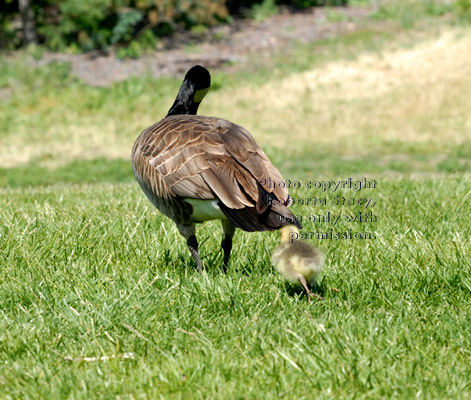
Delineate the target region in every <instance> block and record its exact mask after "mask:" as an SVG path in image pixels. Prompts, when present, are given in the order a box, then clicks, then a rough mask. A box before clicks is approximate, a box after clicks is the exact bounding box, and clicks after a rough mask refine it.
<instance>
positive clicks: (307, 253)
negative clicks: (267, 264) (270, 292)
mask: <svg viewBox="0 0 471 400" xmlns="http://www.w3.org/2000/svg"><path fill="white" fill-rule="evenodd" d="M280 232H281V241H280V245H279V246H278V247H277V248H276V249H275V251H274V252H273V255H272V263H273V266H274V267H275V269H276V270H277V271H278V272H279V273H280V274H281V275H282V276H283V277H284V278H285V279H286V280H288V281H289V282H292V283H298V282H299V283H301V285H302V286H303V288H304V290H305V291H306V293H307V295H308V301H309V302H311V297H312V298H317V299H321V296H319V295H317V294H315V293H313V292H311V291H310V290H309V287H308V286H309V285H310V284H313V283H314V282H315V281H316V278H317V276H318V275H319V273H320V272H321V271H322V267H323V264H324V256H323V255H322V253H321V252H320V251H319V250H318V249H316V248H315V247H314V246H311V245H309V244H308V243H306V242H303V241H301V240H299V239H296V238H297V237H299V235H298V232H299V229H298V228H297V227H296V226H295V225H286V226H283V227H282V228H280Z"/></svg>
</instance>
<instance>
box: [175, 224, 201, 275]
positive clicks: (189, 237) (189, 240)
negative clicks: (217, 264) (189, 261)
mask: <svg viewBox="0 0 471 400" xmlns="http://www.w3.org/2000/svg"><path fill="white" fill-rule="evenodd" d="M177 228H178V230H179V231H180V233H181V234H182V235H183V236H184V237H185V239H186V245H187V246H188V249H189V250H190V253H191V255H192V256H193V259H194V260H195V263H196V269H197V270H198V271H200V272H201V271H202V270H203V266H202V264H201V259H200V255H199V253H198V241H197V240H196V235H195V233H196V229H195V225H194V224H193V225H178V224H177Z"/></svg>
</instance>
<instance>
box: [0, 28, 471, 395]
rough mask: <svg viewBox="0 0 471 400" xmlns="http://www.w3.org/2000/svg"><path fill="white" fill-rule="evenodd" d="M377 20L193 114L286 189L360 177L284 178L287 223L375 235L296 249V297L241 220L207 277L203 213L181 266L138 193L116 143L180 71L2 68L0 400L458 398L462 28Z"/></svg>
mask: <svg viewBox="0 0 471 400" xmlns="http://www.w3.org/2000/svg"><path fill="white" fill-rule="evenodd" d="M429 22H430V21H429ZM388 29H390V31H386V33H378V32H376V31H370V30H365V31H363V32H361V35H360V33H358V32H356V33H354V34H352V35H351V36H346V37H344V38H339V39H337V40H336V41H329V42H321V43H317V44H311V45H299V46H298V47H296V48H295V49H293V52H292V54H289V55H286V56H285V58H283V56H282V55H275V56H273V58H271V59H270V62H271V63H272V64H273V68H272V69H271V70H270V69H269V68H268V67H267V66H266V65H259V64H257V63H255V62H254V64H252V66H250V65H249V66H248V67H247V69H246V70H242V71H239V72H237V73H234V74H232V75H229V74H225V75H224V74H222V73H219V74H217V73H216V74H215V77H214V78H215V79H214V80H215V82H216V83H217V85H216V90H213V91H210V92H209V94H208V96H207V97H206V99H205V101H204V103H203V104H202V106H201V107H200V112H201V114H203V115H216V116H220V117H224V118H227V119H230V120H232V121H234V122H237V123H239V124H241V125H243V126H245V127H247V128H248V129H249V130H250V131H251V132H252V133H253V135H254V136H255V138H256V139H257V141H258V142H259V144H260V145H261V146H262V147H263V148H264V149H265V150H266V153H267V154H268V155H269V157H270V158H271V159H272V161H273V163H274V164H275V165H277V166H278V167H279V168H280V170H281V172H282V173H283V175H284V177H285V178H286V179H291V180H292V181H294V180H297V181H299V182H302V183H303V184H305V183H306V182H309V181H313V182H315V181H333V180H335V181H338V180H344V179H348V178H350V177H351V178H352V179H360V178H362V177H366V178H367V179H375V180H376V182H377V185H376V188H374V189H364V190H361V191H354V190H352V189H348V188H344V189H339V190H337V191H336V192H332V191H327V192H323V191H321V190H316V189H314V188H310V189H309V188H306V187H303V188H300V189H293V190H291V195H292V197H293V198H296V199H308V198H309V199H312V198H314V197H316V198H317V199H318V202H317V204H315V205H312V204H310V205H302V204H300V203H298V204H296V205H294V206H293V211H294V214H295V215H298V216H302V217H304V218H306V217H309V216H311V221H310V220H309V219H307V220H306V221H303V225H304V230H303V231H304V232H308V233H309V232H313V233H315V232H326V231H329V229H332V230H333V231H334V232H347V231H348V230H349V229H352V231H354V232H371V233H372V234H373V235H375V237H376V239H344V240H327V239H320V238H317V237H316V236H315V235H314V236H313V238H312V239H310V240H309V241H310V242H311V243H313V244H315V245H316V246H318V247H319V248H321V249H322V250H323V252H324V253H325V255H326V266H325V269H324V272H323V273H322V275H321V278H320V280H319V282H318V285H317V286H316V287H314V291H316V292H317V293H319V294H321V295H322V296H323V297H324V301H320V302H313V303H312V304H308V302H307V299H306V297H305V295H304V294H303V292H302V291H301V290H300V289H299V288H298V287H295V286H292V285H290V284H287V283H285V282H284V281H283V280H282V279H281V278H280V277H279V276H277V274H276V273H275V271H274V269H273V267H272V266H271V264H270V254H271V252H272V250H273V249H274V247H275V246H276V245H277V242H278V234H277V233H253V234H249V233H244V232H242V231H238V232H237V233H236V236H235V244H234V250H233V255H232V259H231V262H230V265H229V269H228V272H227V274H224V273H223V272H222V268H221V262H222V255H221V253H220V248H219V243H220V239H221V234H222V230H221V228H220V224H219V223H216V222H209V223H206V224H204V225H200V226H199V230H198V237H199V240H200V243H201V256H202V260H203V264H204V265H205V267H206V269H205V272H204V273H202V274H199V273H197V272H196V271H195V270H194V268H193V261H192V260H191V257H190V255H189V252H188V250H187V248H186V245H185V243H184V240H183V239H182V237H181V236H180V235H179V233H178V232H177V230H176V228H175V226H174V224H173V223H172V222H171V221H170V220H168V219H166V218H165V217H163V216H162V215H161V214H159V213H158V212H157V211H156V210H155V209H154V208H153V207H152V206H151V205H150V203H149V202H148V200H147V199H146V198H145V196H144V195H143V193H142V192H141V191H140V189H139V187H138V185H137V183H136V182H135V181H134V178H133V176H132V172H131V169H130V161H129V154H130V149H131V147H132V144H133V142H134V140H135V138H136V137H137V135H138V134H139V132H140V131H141V130H142V129H143V128H145V127H146V126H148V125H150V124H151V123H153V122H155V121H156V120H158V119H160V118H161V117H162V116H163V115H164V114H165V112H166V111H167V109H168V108H169V106H170V105H171V103H172V101H173V97H174V95H175V93H176V90H177V88H178V85H179V82H178V81H175V80H169V79H158V80H156V79H152V78H150V77H142V78H133V79H130V80H128V81H125V82H122V83H119V84H115V85H113V86H112V87H110V88H93V87H89V86H86V85H84V84H83V83H81V82H79V81H78V80H76V79H75V78H73V77H71V76H70V74H69V72H68V68H67V66H66V65H63V64H53V65H49V66H45V67H41V68H39V69H32V68H29V67H28V66H27V64H26V63H25V57H26V55H24V54H23V55H22V56H21V55H20V56H17V57H15V59H14V60H13V61H12V60H10V61H5V60H2V61H0V89H2V90H3V92H2V93H9V94H7V95H6V96H5V98H4V99H3V100H0V101H1V107H2V110H1V112H0V399H21V398H25V399H37V398H44V399H64V398H70V399H92V398H97V399H103V398H105V399H107V398H118V399H154V398H165V399H167V398H182V399H188V398H201V399H212V398H221V399H262V398H286V399H301V398H306V399H312V398H315V399H324V398H325V399H337V398H355V399H357V398H401V399H403V398H427V399H432V398H437V399H438V398H450V399H457V398H463V399H465V398H470V397H471V368H470V367H469V366H470V365H471V329H470V326H471V301H470V295H471V261H470V258H469V254H470V252H471V240H470V238H471V223H470V222H471V221H470V215H471V191H470V189H471V174H470V173H469V170H470V167H471V163H470V160H471V116H470V113H469V109H470V104H471V103H470V97H469V93H471V74H470V67H469V66H470V65H471V53H470V52H469V49H470V48H471V28H470V27H469V26H463V25H458V26H456V25H452V24H450V23H448V22H446V21H444V20H443V19H437V20H436V21H435V23H434V24H430V23H428V26H427V27H426V28H424V27H420V26H418V27H415V28H410V30H408V31H407V32H403V33H397V34H396V31H395V30H394V25H392V27H389V28H388ZM388 32H389V33H388ZM393 33H394V34H393ZM359 37H360V39H359ZM353 53H354V55H352V54H353ZM293 57H294V58H293ZM251 68H252V69H251ZM250 71H252V72H250ZM335 196H339V198H341V197H345V198H354V199H359V198H371V199H372V201H373V202H375V203H376V204H375V206H374V207H372V208H368V209H366V208H365V207H364V206H361V205H360V206H352V205H348V204H346V205H339V204H336V203H335V201H336V199H337V197H335ZM323 201H325V203H326V205H323V203H322V202H323ZM311 202H312V201H311ZM370 211H371V212H372V213H373V215H374V216H375V217H376V220H375V221H371V222H367V221H363V222H359V221H358V219H357V220H356V221H350V222H349V221H347V219H348V218H349V217H352V216H355V215H359V214H358V213H359V212H362V213H367V212H370ZM328 212H330V213H331V214H332V215H341V216H342V219H341V220H340V221H339V222H338V223H337V224H335V225H333V224H332V223H328V222H312V221H313V219H314V218H315V217H317V216H319V215H326V214H327V213H328ZM363 215H364V214H363ZM333 289H336V290H333Z"/></svg>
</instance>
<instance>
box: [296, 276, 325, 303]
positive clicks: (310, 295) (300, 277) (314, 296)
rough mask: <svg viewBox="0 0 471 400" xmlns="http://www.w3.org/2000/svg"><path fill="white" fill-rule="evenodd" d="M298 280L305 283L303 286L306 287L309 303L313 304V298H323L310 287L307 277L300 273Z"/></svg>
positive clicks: (302, 283)
mask: <svg viewBox="0 0 471 400" xmlns="http://www.w3.org/2000/svg"><path fill="white" fill-rule="evenodd" d="M298 281H299V282H300V283H301V285H303V288H304V290H305V291H306V293H307V295H308V296H307V302H308V303H309V304H311V298H313V299H317V300H323V298H322V296H319V295H318V294H316V293H313V292H311V291H310V290H309V288H308V287H307V282H306V279H304V276H302V275H299V276H298Z"/></svg>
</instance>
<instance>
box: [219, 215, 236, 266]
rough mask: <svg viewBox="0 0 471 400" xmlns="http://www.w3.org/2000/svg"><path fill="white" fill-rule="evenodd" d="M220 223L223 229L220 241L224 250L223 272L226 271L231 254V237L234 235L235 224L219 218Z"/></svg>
mask: <svg viewBox="0 0 471 400" xmlns="http://www.w3.org/2000/svg"><path fill="white" fill-rule="evenodd" d="M221 223H222V229H223V231H224V238H223V239H222V242H221V247H222V250H223V251H224V264H223V269H224V272H226V271H227V264H228V263H229V257H230V256H231V250H232V238H233V237H234V233H235V225H234V224H233V223H232V222H231V221H229V220H227V219H223V220H221Z"/></svg>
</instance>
